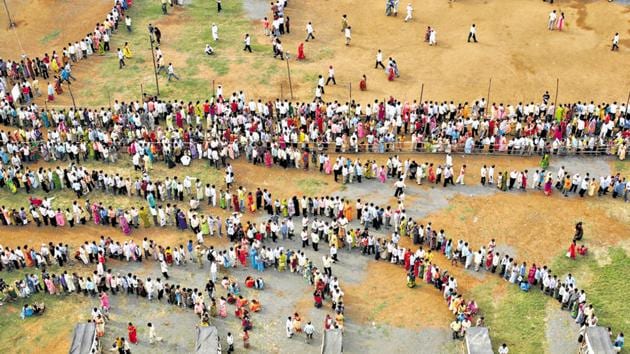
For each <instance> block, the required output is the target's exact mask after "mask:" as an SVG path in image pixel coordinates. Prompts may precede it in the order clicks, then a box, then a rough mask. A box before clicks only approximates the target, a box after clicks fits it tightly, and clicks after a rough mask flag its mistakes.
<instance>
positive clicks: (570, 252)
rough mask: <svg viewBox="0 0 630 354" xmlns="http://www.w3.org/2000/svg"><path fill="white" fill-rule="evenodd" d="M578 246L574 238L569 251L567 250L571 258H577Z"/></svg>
mask: <svg viewBox="0 0 630 354" xmlns="http://www.w3.org/2000/svg"><path fill="white" fill-rule="evenodd" d="M576 247H577V246H576V244H575V240H573V242H571V246H569V251H568V252H567V256H568V257H569V258H571V259H575V252H576Z"/></svg>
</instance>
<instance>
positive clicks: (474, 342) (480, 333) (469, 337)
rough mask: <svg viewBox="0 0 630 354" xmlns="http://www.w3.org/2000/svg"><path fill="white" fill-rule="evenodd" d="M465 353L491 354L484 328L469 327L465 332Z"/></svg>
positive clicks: (487, 335) (488, 338)
mask: <svg viewBox="0 0 630 354" xmlns="http://www.w3.org/2000/svg"><path fill="white" fill-rule="evenodd" d="M465 340H466V353H468V354H493V353H494V352H493V351H492V343H491V342H490V335H489V334H488V328H486V327H470V328H468V329H467V330H466V338H465Z"/></svg>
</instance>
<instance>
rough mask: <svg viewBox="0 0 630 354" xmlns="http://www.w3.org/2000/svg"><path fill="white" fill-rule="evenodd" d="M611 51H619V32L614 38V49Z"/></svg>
mask: <svg viewBox="0 0 630 354" xmlns="http://www.w3.org/2000/svg"><path fill="white" fill-rule="evenodd" d="M611 50H612V51H613V52H614V51H618V50H619V32H617V33H615V35H614V36H613V40H612V49H611Z"/></svg>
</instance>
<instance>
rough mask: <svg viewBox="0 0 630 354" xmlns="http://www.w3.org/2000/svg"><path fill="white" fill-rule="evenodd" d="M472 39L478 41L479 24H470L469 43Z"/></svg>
mask: <svg viewBox="0 0 630 354" xmlns="http://www.w3.org/2000/svg"><path fill="white" fill-rule="evenodd" d="M471 39H472V40H474V41H475V43H477V26H476V25H475V24H474V23H473V24H472V26H470V32H468V43H470V40H471Z"/></svg>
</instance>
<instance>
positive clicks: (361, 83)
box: [359, 75, 367, 91]
mask: <svg viewBox="0 0 630 354" xmlns="http://www.w3.org/2000/svg"><path fill="white" fill-rule="evenodd" d="M359 90H361V91H367V76H365V75H363V78H361V81H359Z"/></svg>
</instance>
